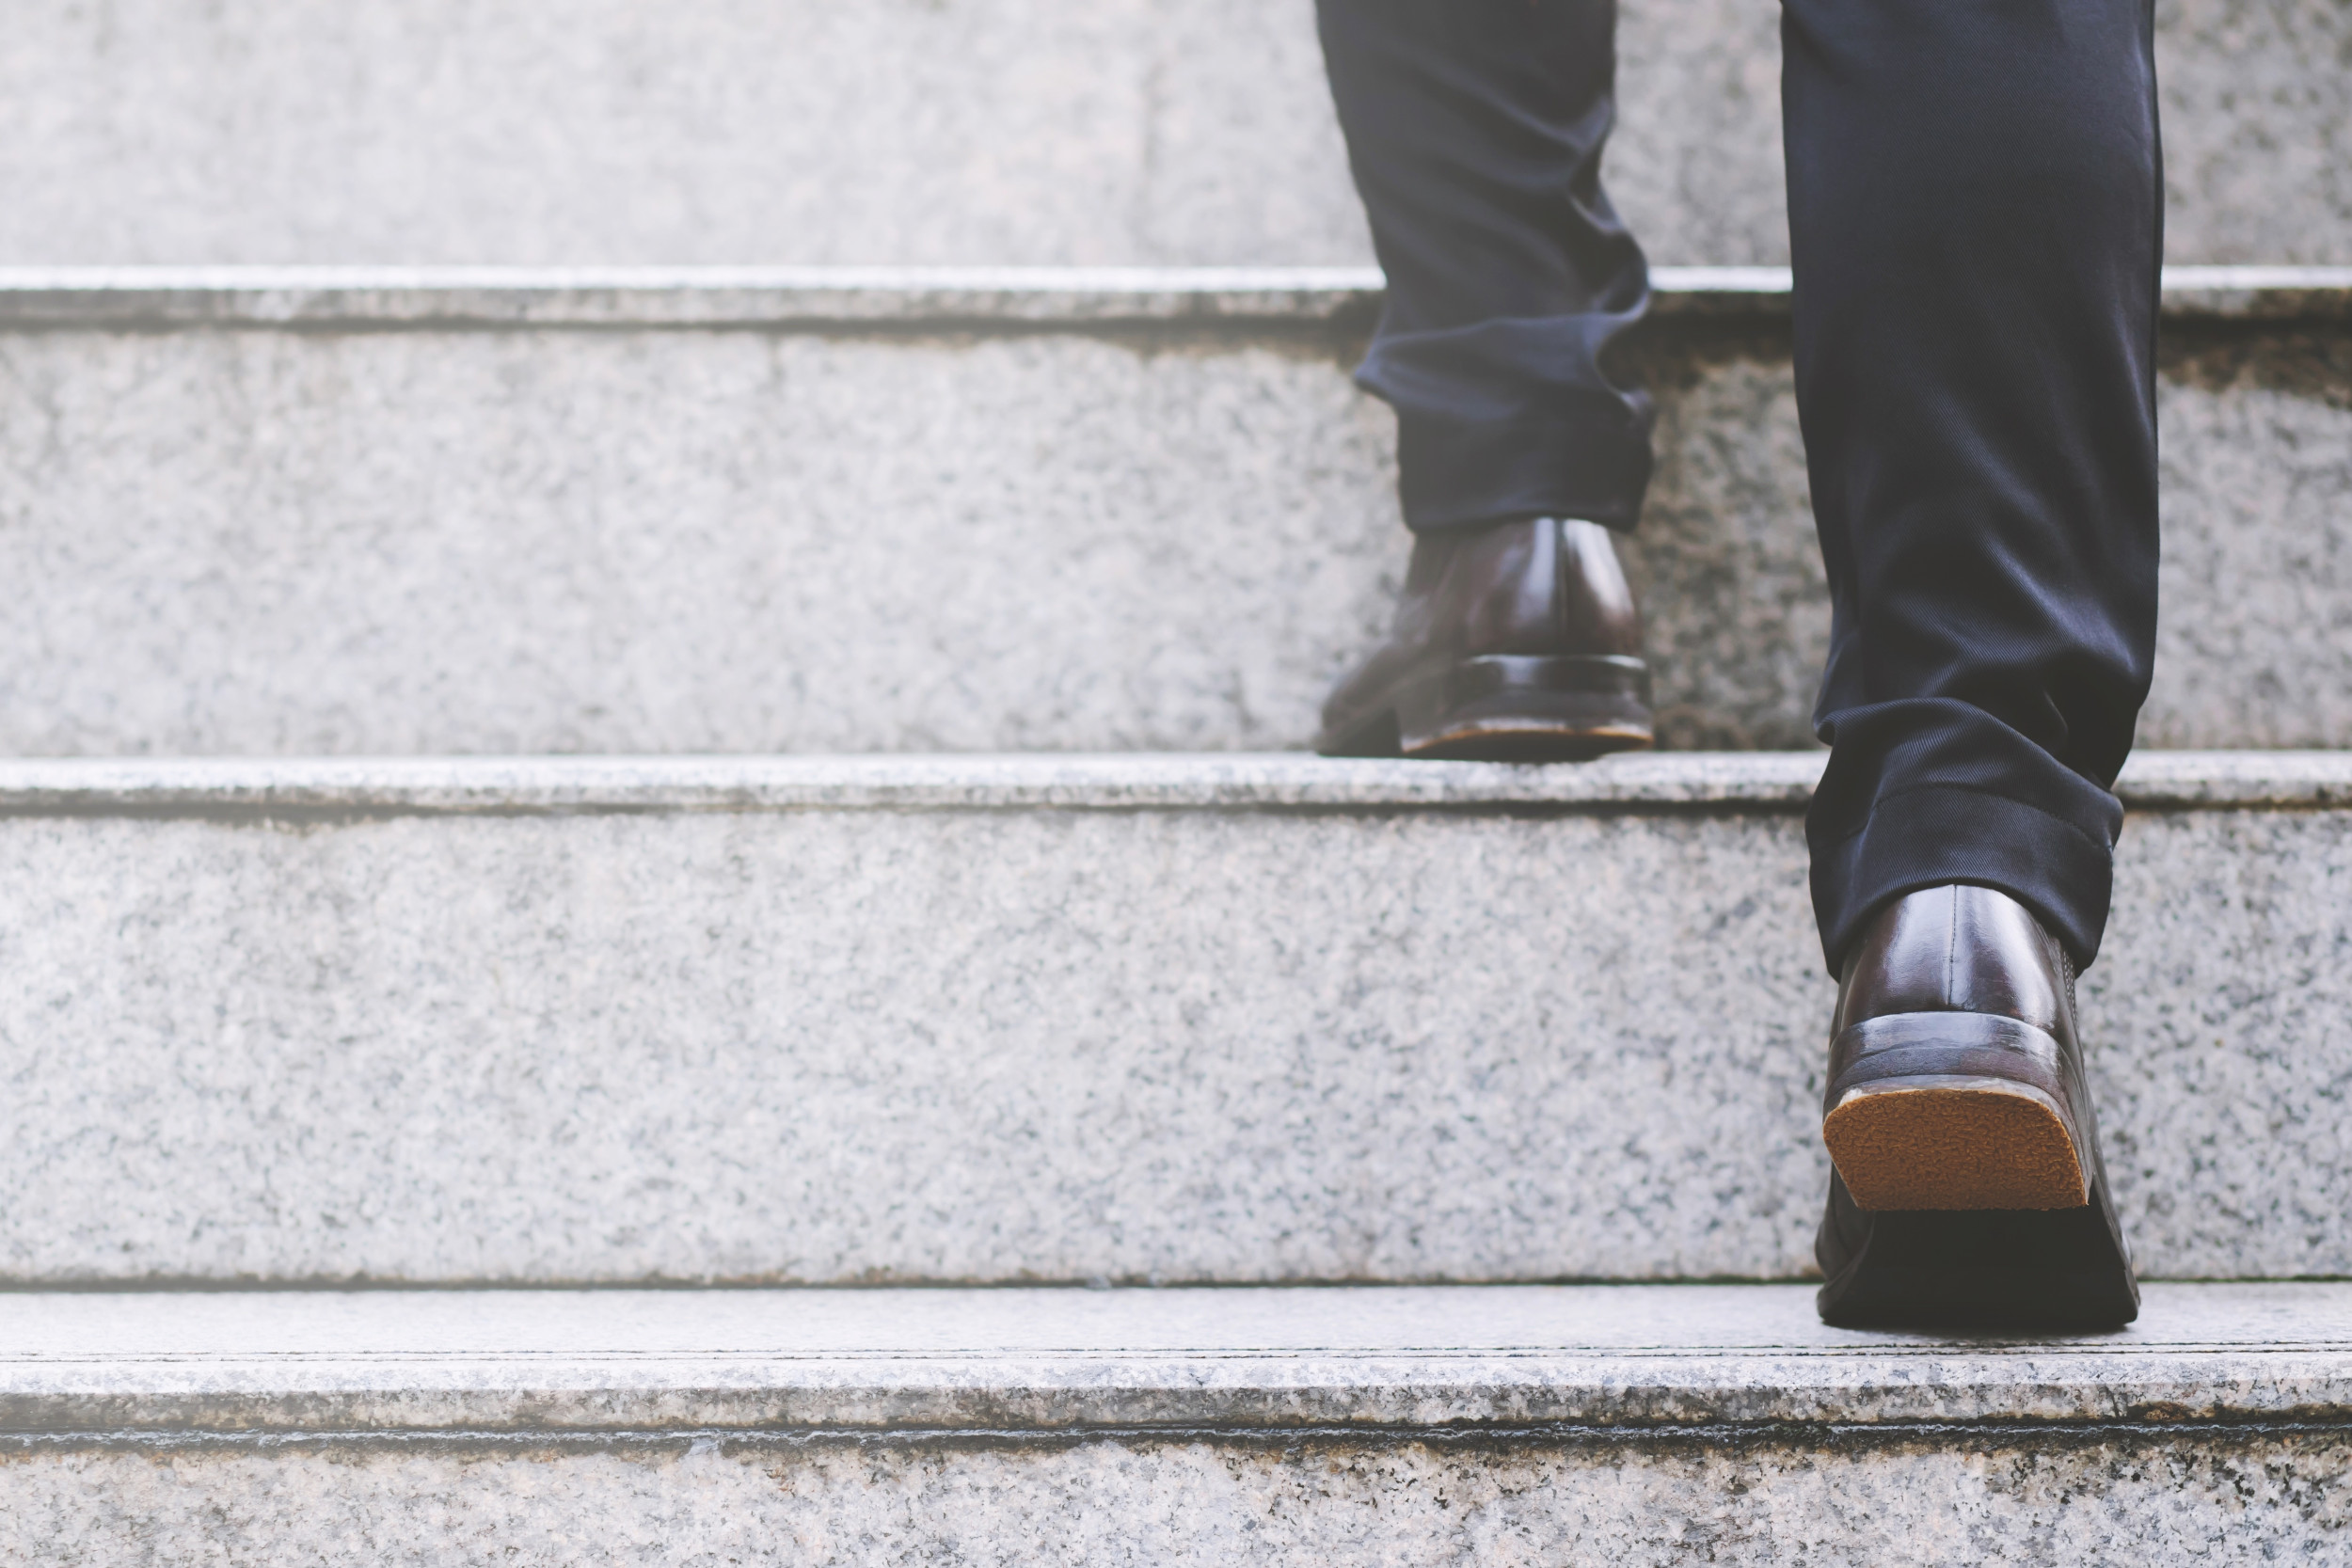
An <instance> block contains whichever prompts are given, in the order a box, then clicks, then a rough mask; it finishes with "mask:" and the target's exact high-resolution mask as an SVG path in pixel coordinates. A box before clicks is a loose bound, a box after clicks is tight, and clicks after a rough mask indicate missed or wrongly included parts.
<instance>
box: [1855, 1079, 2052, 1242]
mask: <svg viewBox="0 0 2352 1568" xmlns="http://www.w3.org/2000/svg"><path fill="white" fill-rule="evenodd" d="M1821 1141H1822V1142H1824V1143H1826V1144H1828V1145H1829V1155H1830V1159H1831V1160H1832V1161H1834V1162H1835V1163H1836V1166H1837V1173H1838V1174H1839V1175H1840V1176H1842V1177H1844V1178H1845V1179H1846V1188H1847V1190H1848V1191H1849V1192H1851V1194H1852V1195H1853V1200H1854V1203H1855V1205H1856V1206H1857V1207H1859V1208H1861V1209H1864V1210H1867V1211H1871V1212H1877V1211H1881V1210H1920V1209H1946V1210H1957V1209H2041V1210H2048V1209H2080V1208H2082V1207H2084V1206H2085V1205H2087V1204H2088V1203H2089V1202H2090V1182H2089V1181H2088V1180H2086V1179H2085V1178H2084V1174H2083V1172H2084V1167H2085V1165H2086V1164H2087V1162H2086V1161H2085V1160H2084V1159H2083V1157H2082V1151H2081V1150H2080V1149H2078V1148H2076V1147H2075V1146H2074V1135H2073V1133H2072V1132H2069V1131H2068V1129H2067V1126H2066V1121H2065V1119H2064V1118H2063V1117H2061V1116H2059V1114H2058V1106H2057V1105H2056V1104H2055V1103H2054V1102H2053V1101H2051V1099H2050V1097H2049V1096H2048V1095H2046V1094H2044V1093H2042V1091H2041V1090H2040V1089H2037V1088H2034V1087H2032V1086H2031V1085H2024V1084H2013V1083H2010V1082H2007V1081H2006V1080H2003V1079H1998V1078H1979V1077H1960V1076H1939V1077H1935V1078H1928V1079H1900V1078H1898V1079H1882V1080H1880V1081H1878V1082H1876V1083H1873V1084H1870V1085H1867V1087H1861V1088H1854V1089H1849V1090H1848V1091H1847V1092H1846V1093H1845V1095H1844V1096H1842V1097H1841V1098H1840V1100H1839V1101H1838V1104H1837V1106H1836V1109H1834V1110H1833V1111H1831V1112H1830V1114H1829V1115H1828V1117H1825V1118H1823V1120H1822V1122H1821Z"/></svg>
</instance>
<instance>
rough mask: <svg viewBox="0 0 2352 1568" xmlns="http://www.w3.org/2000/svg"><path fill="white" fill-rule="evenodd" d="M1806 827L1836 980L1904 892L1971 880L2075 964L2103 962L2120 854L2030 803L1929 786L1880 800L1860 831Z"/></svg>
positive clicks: (1817, 906) (1824, 946) (1826, 955)
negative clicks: (2029, 915) (2038, 926)
mask: <svg viewBox="0 0 2352 1568" xmlns="http://www.w3.org/2000/svg"><path fill="white" fill-rule="evenodd" d="M1819 816H1820V814H1819V812H1818V811H1817V812H1816V814H1815V819H1813V820H1811V821H1809V822H1808V824H1807V830H1808V836H1810V837H1811V838H1812V840H1813V910H1814V914H1815V917H1816V918H1817V919H1818V920H1819V921H1820V930H1821V954H1822V958H1823V959H1824V961H1825V962H1827V964H1828V965H1829V970H1830V973H1831V974H1837V973H1838V970H1839V968H1840V965H1841V963H1842V961H1843V959H1844V957H1845V955H1846V953H1847V952H1848V951H1849V950H1850V949H1851V947H1852V945H1853V943H1854V942H1856V941H1858V940H1859V939H1860V938H1861V935H1862V933H1863V930H1864V928H1865V927H1867V924H1868V922H1869V920H1870V917H1871V916H1873V915H1875V914H1876V913H1877V912H1878V911H1880V910H1881V909H1883V907H1884V906H1885V905H1886V904H1888V903H1889V902H1891V901H1892V900H1894V899H1896V898H1899V897H1901V896H1902V895H1904V894H1906V893H1916V892H1918V891H1919V890H1920V889H1922V888H1931V887H1944V886H1947V885H1948V884H1951V883H1954V882H1965V883H1970V884H1973V885H1976V886H1979V887H1989V888H1994V889H1997V890H1998V891H2000V892H2002V893H2006V894H2008V895H2010V897H2012V898H2014V899H2016V900H2017V901H2018V902H2019V903H2021V904H2024V905H2025V906H2026V908H2027V909H2030V910H2031V911H2033V912H2034V913H2035V915H2036V916H2038V917H2039V918H2040V919H2041V921H2042V924H2043V925H2044V926H2046V927H2048V928H2049V930H2050V934H2051V935H2053V936H2055V937H2057V938H2058V941H2059V942H2061V943H2063V944H2064V945H2065V947H2066V950H2067V951H2068V953H2069V954H2071V955H2072V956H2073V957H2074V961H2075V963H2076V964H2077V965H2079V966H2083V967H2088V966H2089V965H2090V961H2091V960H2092V959H2093V958H2096V957H2098V953H2099V942H2100V939H2101V937H2102V936H2104V935H2105V934H2106V920H2107V908H2108V904H2109V902H2110V900H2111V899H2112V898H2113V896H2114V892H2115V852H2114V849H2113V848H2112V847H2110V846H2107V845H2105V844H2101V843H2099V842H2098V841H2097V840H2095V839H2093V838H2092V837H2090V835H2089V834H2087V833H2085V832H2083V831H2082V829H2080V828H2078V827H2076V826H2075V825H2074V823H2072V822H2069V821H2067V820H2066V819H2065V818H2063V817H2060V816H2053V815H2052V814H2051V813H2049V812H2047V811H2044V810H2043V809H2042V808H2041V807H2040V806H2037V805H2035V804H2033V803H2031V802H2030V801H2026V800H2013V799H2011V798H2010V797H2008V796H2005V795H1993V794H1988V793H1986V792H1985V791H1982V790H1978V789H1965V788H1956V787H1953V786H1950V785H1944V784H1923V785H1919V786H1917V787H1915V788H1911V789H1906V790H1901V791H1899V792H1897V793H1895V794H1891V795H1884V796H1881V797H1880V798H1879V799H1877V800H1874V801H1872V802H1871V805H1870V810H1869V815H1868V816H1867V818H1866V819H1865V821H1864V822H1863V824H1862V826H1861V827H1860V828H1859V829H1856V830H1854V831H1852V832H1845V833H1843V834H1842V835H1841V836H1837V837H1835V838H1833V839H1830V840H1829V841H1828V842H1824V841H1823V837H1824V831H1825V830H1829V831H1835V826H1836V825H1831V824H1825V823H1823V822H1821V821H1820V820H1819Z"/></svg>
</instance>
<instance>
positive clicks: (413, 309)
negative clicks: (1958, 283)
mask: <svg viewBox="0 0 2352 1568" xmlns="http://www.w3.org/2000/svg"><path fill="white" fill-rule="evenodd" d="M1384 284H1385V280H1384V279H1383V278H1382V277H1381V275H1380V273H1379V271H1378V269H1376V268H1371V267H1350V266H1256V267H1241V266H1232V267H1182V266H1168V267H1151V266H1131V267H1116V266H1113V267H1055V266H1015V267H1006V266H964V267H954V266H694V267H632V266H619V267H593V266H548V267H529V266H413V267H399V266H279V267H272V266H183V267H174V266H112V267H107V266H78V267H76V266H61V267H27V266H0V328H22V327H26V326H34V327H43V326H57V325H87V326H108V325H116V326H141V327H152V326H158V325H175V326H203V325H246V326H269V325H300V326H303V327H306V328H317V327H322V326H349V327H366V326H372V325H373V326H381V325H435V326H442V327H480V328H489V329H497V328H538V327H551V326H637V327H663V326H709V325H736V326H768V327H777V326H781V327H789V326H795V325H854V324H858V323H868V324H873V325H887V324H890V323H894V322H898V323H904V322H937V321H952V322H956V323H959V324H962V325H988V324H990V323H996V324H1001V325H1063V326H1072V327H1080V328H1083V327H1085V326H1087V325H1102V324H1132V323H1140V322H1156V323H1168V324H1174V323H1193V324H1199V323H1202V322H1218V321H1222V322H1232V323H1244V322H1262V323H1290V324H1295V325H1300V324H1313V323H1321V322H1328V321H1332V320H1335V319H1339V318H1342V317H1343V316H1346V315H1348V314H1349V313H1350V312H1356V313H1358V314H1359V315H1362V316H1363V319H1364V320H1365V322H1366V323H1367V324H1368V322H1369V315H1368V312H1369V311H1370V309H1372V308H1373V307H1375V305H1376V303H1377V296H1378V294H1379V293H1380V291H1381V289H1382V288H1383V287H1384ZM1650 284H1651V290H1652V295H1651V310H1652V313H1654V314H1659V315H1689V314H1708V313H1721V312H1724V311H1740V312H1756V313H1763V314H1770V315H1786V314H1787V313H1788V302H1789V290H1790V286H1791V285H1790V277H1789V271H1788V268H1787V267H1772V266H1736V265H1735V266H1682V267H1675V266H1661V267H1656V268H1653V269H1651V272H1650ZM2163 304H2164V309H2165V312H2166V314H2167V315H2168V316H2169V317H2172V318H2174V319H2198V318H2213V317H2219V318H2241V317H2250V318H2274V319H2275V318H2280V317H2291V316H2292V317H2313V318H2339V317H2343V316H2345V315H2348V314H2352V266H2303V265H2288V264H2281V265H2271V266H2260V265H2245V266H2201V265H2184V266H2173V267H2168V268H2166V269H2165V275H2164V293H2163Z"/></svg>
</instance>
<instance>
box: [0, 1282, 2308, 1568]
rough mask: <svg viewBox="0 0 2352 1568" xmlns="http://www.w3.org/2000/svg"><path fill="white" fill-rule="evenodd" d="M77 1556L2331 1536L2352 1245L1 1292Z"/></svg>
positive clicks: (529, 1555) (1410, 1558)
mask: <svg viewBox="0 0 2352 1568" xmlns="http://www.w3.org/2000/svg"><path fill="white" fill-rule="evenodd" d="M0 1346H4V1347H5V1349H0V1455H5V1463H0V1556H6V1557H8V1559H10V1560H40V1561H43V1562H56V1563H85V1562H87V1563H99V1562H103V1563H108V1564H116V1563H137V1564H177V1563H199V1562H201V1563H211V1562H217V1561H221V1560H234V1561H238V1562H249V1563H260V1564H274V1563H294V1562H316V1561H324V1560H337V1559H340V1558H342V1557H344V1556H347V1555H348V1554H350V1553H351V1552H352V1551H353V1550H354V1549H355V1543H365V1549H366V1552H367V1556H368V1560H370V1561H373V1562H378V1563H420V1564H421V1563H450V1562H477V1561H487V1560H496V1561H499V1562H504V1563H516V1564H533V1563H543V1562H544V1563H556V1562H566V1563H568V1562H573V1561H578V1560H583V1559H585V1558H593V1559H594V1560H598V1561H605V1562H619V1563H631V1564H636V1563H722V1562H736V1563H746V1562H784V1561H791V1562H824V1563H830V1562H849V1561H855V1562H860V1563H869V1564H887V1563H925V1564H966V1563H970V1564H982V1563H985V1564H999V1563H1024V1564H1028V1563H1065V1562H1066V1563H1073V1564H1075V1563H1086V1564H1100V1563H1105V1562H1116V1563H1133V1564H1161V1563H1167V1564H1175V1563H1196V1562H1203V1561H1216V1562H1224V1561H1242V1560H1248V1561H1250V1562H1262V1563H1277V1564H1282V1563H1300V1564H1307V1563H1312V1564H1316V1565H1317V1568H1332V1565H1336V1568H1345V1565H1348V1564H1355V1563H1363V1564H1367V1565H1370V1564H1380V1565H1383V1568H1388V1565H1394V1564H1448V1563H1464V1564H1467V1563H1473V1562H1474V1563H1482V1564H1483V1563H1492V1562H1496V1561H1544V1562H1570V1563H1587V1562H1590V1563H1600V1562H1608V1563H1613V1564H1627V1565H1637V1568H1638V1565H1643V1564H1652V1563H1655V1564H1666V1563H1684V1562H1692V1561H1707V1562H1715V1563H1731V1564H1752V1563H1753V1564H1763V1563H1785V1562H1797V1561H1802V1562H1807V1563H1817V1564H1856V1565H1860V1564H1868V1565H1870V1568H1884V1565H1888V1564H1912V1563H1917V1564H1926V1563H1950V1562H1963V1561H1966V1562H1979V1561H2015V1562H2058V1561H2063V1562H2070V1563H2081V1564H2084V1565H2086V1568H2103V1565H2109V1564H2114V1565H2125V1564H2128V1565H2130V1568H2172V1565H2175V1564H2182V1565H2185V1564H2191V1563H2196V1564H2206V1563H2215V1562H2256V1561H2262V1562H2272V1561H2284V1560H2293V1561H2309V1562H2319V1561H2331V1560H2338V1559H2339V1554H2341V1553H2343V1552H2344V1550H2345V1549H2346V1547H2347V1544H2352V1541H2348V1540H2347V1537H2352V1516H2348V1515H2347V1513H2346V1509H2345V1502H2344V1499H2345V1497H2346V1496H2347V1493H2352V1485H2348V1484H2347V1483H2348V1482H2352V1286H2346V1285H2343V1284H2333V1285H2275V1284H2273V1285H2229V1284H2206V1285H2171V1286H2167V1285H2157V1286H2153V1287H2151V1288H2150V1290H2149V1291H2148V1293H2147V1302H2146V1308H2145V1312H2144V1315H2143V1316H2142V1318H2141V1320H2140V1322H2139V1323H2138V1324H2137V1325H2136V1326H2135V1327H2133V1328H2132V1329H2130V1330H2128V1331H2126V1332H2123V1333H2121V1334H2116V1335H2110V1336H2102V1337H2095V1338H2065V1339H2054V1340H2042V1341H2019V1340H2003V1339H1997V1338H1948V1337H1940V1336H1935V1335H1902V1336H1895V1335H1867V1334H1861V1333H1854V1332H1845V1331H1838V1330H1832V1329H1825V1328H1822V1327H1821V1326H1820V1324H1819V1323H1816V1322H1814V1321H1813V1317H1812V1311H1811V1292H1810V1291H1808V1290H1806V1289H1805V1288H1804V1287H1791V1286H1762V1287H1757V1286H1748V1287H1723V1286H1717V1287H1708V1286H1674V1287H1658V1286H1653V1287H1617V1288H1593V1287H1586V1288H1581V1289H1579V1288H1566V1289H1562V1288H1543V1287H1518V1288H1469V1289H1435V1290H1395V1289H1359V1290H1294V1291H1265V1290H1238V1291H887V1290H885V1291H814V1292H811V1291H797V1292H796V1291H661V1292H631V1291H608V1292H591V1293H567V1292H548V1291H531V1292H503V1291H468V1292H455V1293H440V1292H373V1293H344V1294H334V1293H307V1292H270V1293H262V1294H234V1293H228V1294H202V1295H175V1294H167V1293H166V1294H130V1295H107V1294H98V1295H91V1294H73V1295H62V1296H59V1295H10V1296H0Z"/></svg>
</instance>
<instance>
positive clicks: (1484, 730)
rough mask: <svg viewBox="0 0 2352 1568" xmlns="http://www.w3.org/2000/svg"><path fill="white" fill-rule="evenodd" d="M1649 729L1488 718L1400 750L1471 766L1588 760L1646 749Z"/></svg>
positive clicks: (1421, 739) (1416, 755)
mask: <svg viewBox="0 0 2352 1568" xmlns="http://www.w3.org/2000/svg"><path fill="white" fill-rule="evenodd" d="M1651 744H1652V741H1651V738H1650V732H1649V729H1648V728H1647V727H1646V726H1638V727H1637V726H1635V725H1631V724H1592V725H1586V726H1581V727H1578V728H1569V727H1567V726H1565V725H1561V724H1556V723H1548V722H1545V721H1540V720H1534V721H1523V722H1517V723H1515V722H1512V721H1507V720H1506V721H1495V720H1485V721H1474V722H1471V723H1467V724H1458V725H1454V726H1453V727H1451V728H1449V729H1447V730H1445V731H1443V732H1442V733H1440V734H1438V735H1434V736H1428V737H1426V738H1416V739H1414V740H1413V741H1411V742H1410V743H1408V744H1406V745H1403V746H1400V747H1399V748H1398V751H1399V753H1400V754H1401V755H1404V756H1408V757H1421V758H1426V759H1429V760H1433V761H1434V760H1452V761H1465V762H1583V761H1587V760H1589V759H1591V758H1593V757H1597V756H1602V755H1605V754H1606V753H1608V752H1638V751H1646V750H1648V748H1649V747H1650V745H1651Z"/></svg>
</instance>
